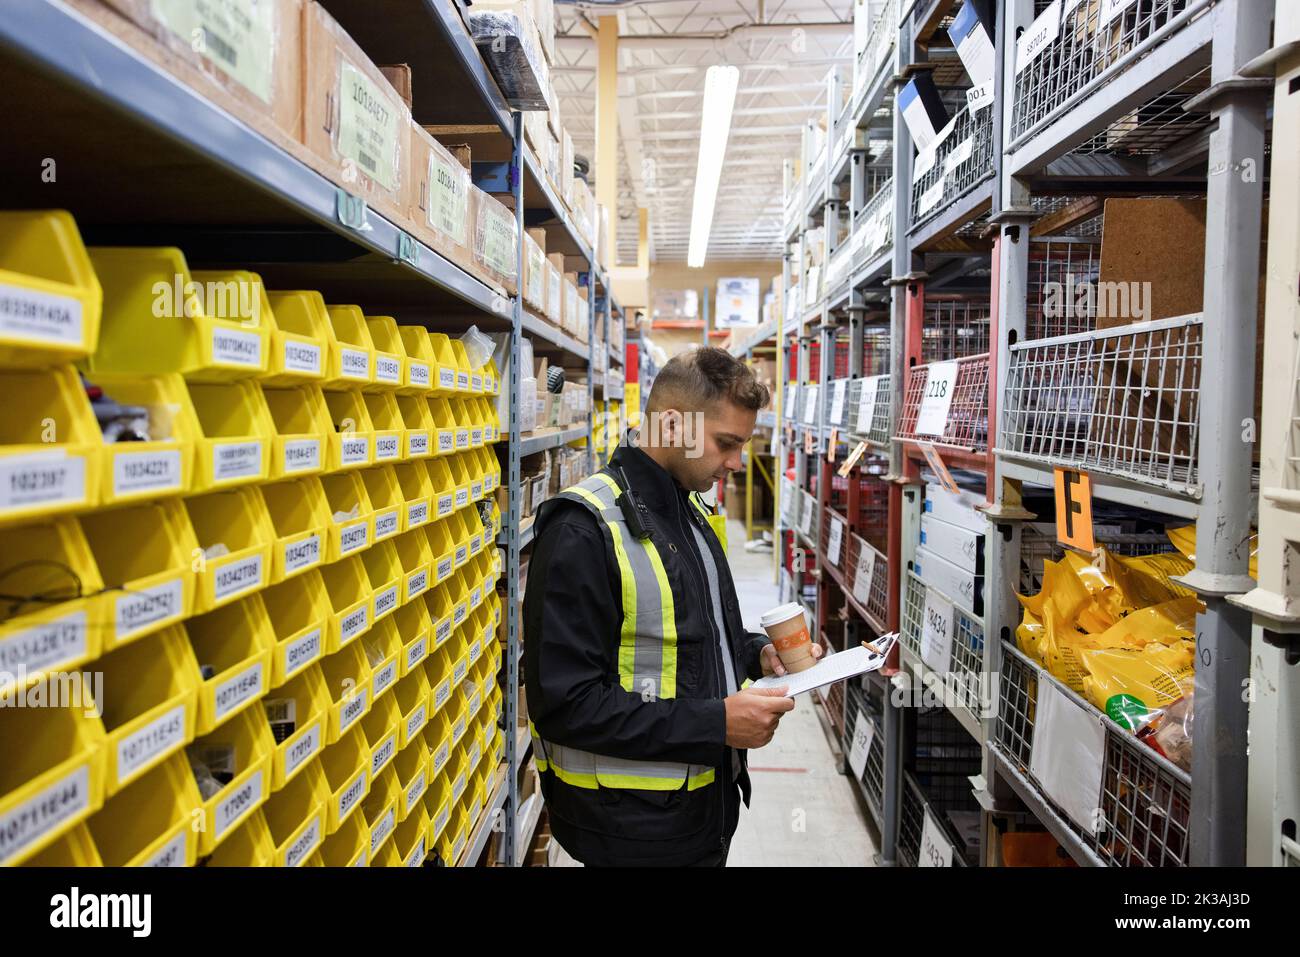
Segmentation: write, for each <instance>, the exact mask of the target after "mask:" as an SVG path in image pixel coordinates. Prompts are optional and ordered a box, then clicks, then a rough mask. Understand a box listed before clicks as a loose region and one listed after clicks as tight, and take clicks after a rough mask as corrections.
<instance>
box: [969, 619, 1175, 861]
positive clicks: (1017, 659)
mask: <svg viewBox="0 0 1300 957" xmlns="http://www.w3.org/2000/svg"><path fill="white" fill-rule="evenodd" d="M1045 681H1053V682H1054V681H1055V679H1054V678H1052V677H1051V676H1049V675H1048V674H1047V672H1045V671H1044V670H1043V669H1042V668H1041V667H1039V666H1038V665H1037V664H1036V663H1035V662H1033V661H1031V660H1030V659H1029V658H1027V657H1026V656H1025V655H1023V654H1021V652H1020V651H1019V650H1018V649H1017V648H1016V647H1015V646H1014V645H1012V644H1011V643H1010V642H1003V643H1002V673H1001V680H1000V681H999V682H998V718H997V723H996V725H995V728H994V736H993V745H994V747H996V748H997V749H998V750H999V751H1001V752H1002V753H1003V754H1004V755H1005V756H1006V757H1007V759H1008V760H1009V761H1010V762H1011V764H1012V765H1013V766H1014V767H1015V768H1017V769H1018V770H1019V771H1020V772H1021V773H1022V774H1024V775H1025V776H1026V778H1028V779H1030V781H1031V783H1032V780H1033V779H1032V776H1031V772H1030V764H1031V759H1032V755H1033V747H1034V730H1035V727H1034V725H1035V717H1036V708H1037V702H1038V693H1039V689H1040V688H1041V687H1042V684H1043V682H1045ZM1058 687H1060V692H1061V693H1062V694H1064V695H1067V696H1068V697H1070V698H1071V699H1072V700H1073V701H1074V702H1075V703H1076V704H1077V705H1078V706H1079V707H1081V708H1084V709H1086V710H1088V711H1089V712H1090V713H1091V714H1093V715H1095V716H1096V717H1097V718H1098V719H1099V720H1100V721H1101V722H1102V724H1103V727H1104V729H1105V750H1104V757H1103V765H1102V771H1101V789H1100V793H1099V794H1098V795H1097V810H1096V833H1090V832H1089V831H1088V830H1087V829H1085V828H1082V827H1080V826H1079V825H1078V824H1077V823H1076V822H1075V821H1074V820H1073V819H1072V818H1071V817H1070V816H1069V815H1068V814H1067V813H1065V812H1063V811H1060V810H1059V809H1058V813H1059V814H1060V816H1061V819H1062V820H1063V821H1065V822H1066V824H1067V825H1068V826H1069V827H1070V828H1071V829H1073V830H1074V831H1075V832H1076V833H1077V834H1078V835H1079V837H1080V838H1081V840H1082V842H1083V843H1084V844H1085V845H1086V846H1087V847H1089V848H1090V849H1091V850H1092V851H1093V852H1094V853H1096V855H1097V856H1098V857H1099V858H1100V859H1101V860H1102V861H1103V862H1104V863H1105V864H1107V865H1110V866H1116V867H1172V866H1186V864H1187V863H1188V855H1189V853H1190V841H1189V836H1188V828H1189V823H1190V819H1191V797H1192V779H1191V776H1190V775H1189V774H1188V773H1187V772H1185V771H1183V770H1181V769H1180V768H1178V767H1177V766H1175V765H1173V764H1171V763H1170V762H1169V761H1167V760H1166V759H1165V758H1163V757H1162V756H1160V755H1159V754H1157V753H1156V752H1155V751H1153V750H1152V749H1151V748H1148V747H1147V746H1146V745H1145V744H1143V743H1142V742H1140V741H1138V740H1137V738H1135V737H1134V736H1133V735H1131V734H1129V733H1128V732H1127V731H1125V730H1124V729H1122V728H1121V727H1120V726H1119V725H1117V724H1115V722H1113V721H1111V720H1110V719H1109V718H1107V717H1105V716H1104V715H1102V713H1101V712H1100V711H1098V710H1097V709H1096V708H1094V707H1092V705H1090V704H1089V703H1088V702H1086V701H1084V700H1083V699H1082V698H1080V697H1079V696H1078V695H1075V694H1074V693H1073V692H1072V691H1070V690H1069V689H1067V688H1064V687H1063V686H1060V685H1059V683H1058ZM1042 797H1043V800H1044V801H1045V802H1047V803H1048V804H1049V805H1051V806H1052V807H1053V808H1056V807H1057V805H1056V803H1055V802H1054V801H1052V799H1051V798H1050V797H1048V796H1047V795H1046V794H1045V793H1044V794H1043V795H1042ZM1088 797H1089V799H1090V798H1091V796H1088Z"/></svg>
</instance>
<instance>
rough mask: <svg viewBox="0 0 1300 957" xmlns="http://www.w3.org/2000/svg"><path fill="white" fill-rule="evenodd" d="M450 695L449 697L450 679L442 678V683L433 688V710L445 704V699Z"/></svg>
mask: <svg viewBox="0 0 1300 957" xmlns="http://www.w3.org/2000/svg"><path fill="white" fill-rule="evenodd" d="M450 697H451V679H450V678H444V679H443V681H442V684H440V685H438V687H436V688H434V689H433V707H434V710H435V711H436V710H438V709H439V708H441V707H442V706H443V705H445V704H446V703H447V699H448V698H450Z"/></svg>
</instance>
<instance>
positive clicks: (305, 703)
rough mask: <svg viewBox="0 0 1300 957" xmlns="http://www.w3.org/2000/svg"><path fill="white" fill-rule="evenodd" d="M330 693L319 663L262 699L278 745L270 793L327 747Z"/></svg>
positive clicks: (284, 783) (268, 723) (275, 749)
mask: <svg viewBox="0 0 1300 957" xmlns="http://www.w3.org/2000/svg"><path fill="white" fill-rule="evenodd" d="M331 704H332V702H331V701H330V696H329V690H328V689H327V688H326V686H325V673H324V671H322V670H321V666H320V664H319V663H317V664H313V665H308V666H307V669H306V670H305V671H302V672H300V673H299V674H298V675H297V676H296V677H294V678H291V679H290V680H289V681H288V682H287V683H286V684H285V685H283V686H282V687H279V688H276V689H275V690H274V691H272V692H271V693H270V694H268V695H267V696H266V697H265V698H263V699H262V714H263V717H264V719H265V721H266V725H267V728H268V729H269V730H270V732H271V739H272V741H274V743H275V748H274V752H273V755H272V761H271V790H273V791H278V790H280V789H281V788H283V787H284V786H285V785H286V784H288V783H289V782H290V781H292V780H293V779H294V777H295V776H297V775H298V774H299V773H301V772H302V769H303V768H305V767H306V766H307V765H309V764H310V763H311V762H312V761H313V759H315V758H317V757H319V756H320V753H321V751H322V750H323V749H324V747H325V738H326V735H327V733H328V731H329V719H330V706H331Z"/></svg>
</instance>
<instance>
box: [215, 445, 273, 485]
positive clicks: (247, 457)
mask: <svg viewBox="0 0 1300 957" xmlns="http://www.w3.org/2000/svg"><path fill="white" fill-rule="evenodd" d="M261 474H262V443H261V442H228V443H222V444H218V445H216V446H215V447H214V448H213V450H212V480H213V481H214V482H228V481H230V480H231V479H237V478H257V477H258V476H259V475H261Z"/></svg>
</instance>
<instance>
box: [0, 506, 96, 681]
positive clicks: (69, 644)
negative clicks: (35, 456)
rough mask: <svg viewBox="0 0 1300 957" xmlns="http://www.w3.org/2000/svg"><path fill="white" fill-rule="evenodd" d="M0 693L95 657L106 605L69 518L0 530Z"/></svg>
mask: <svg viewBox="0 0 1300 957" xmlns="http://www.w3.org/2000/svg"><path fill="white" fill-rule="evenodd" d="M0 555H3V556H4V558H3V559H0V591H2V592H3V593H4V594H8V595H15V596H17V595H33V596H41V599H40V600H35V599H34V600H30V601H20V600H16V599H15V600H10V601H8V602H7V603H6V605H5V607H4V609H3V610H4V614H5V615H6V617H5V618H4V619H3V621H0V691H3V690H5V689H6V688H9V687H10V686H13V685H29V684H31V683H33V682H35V681H37V680H38V679H39V678H41V677H42V676H43V675H45V674H47V673H49V672H55V671H64V670H68V669H72V668H76V667H77V666H78V665H80V664H82V663H83V662H86V661H90V660H91V659H93V658H96V657H98V656H99V654H100V652H101V651H102V649H103V647H104V637H105V632H106V631H108V628H107V627H106V625H107V618H108V615H109V614H110V613H111V608H110V607H109V606H108V604H107V596H106V595H104V594H101V592H102V591H103V587H104V586H103V582H102V580H101V579H100V577H99V568H98V566H97V565H96V563H95V558H94V555H93V554H92V553H91V550H90V545H89V544H88V543H87V542H86V537H85V535H84V534H83V533H82V530H81V526H80V525H79V524H78V523H77V520H76V519H73V518H58V519H54V520H51V521H49V522H43V523H41V524H39V525H28V526H25V527H20V528H3V529H0Z"/></svg>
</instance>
